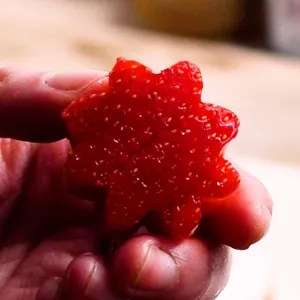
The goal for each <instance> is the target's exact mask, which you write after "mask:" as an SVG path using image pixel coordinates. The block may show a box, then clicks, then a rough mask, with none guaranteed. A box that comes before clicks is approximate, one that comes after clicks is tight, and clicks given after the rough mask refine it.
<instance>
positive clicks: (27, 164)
mask: <svg viewBox="0 0 300 300" xmlns="http://www.w3.org/2000/svg"><path fill="white" fill-rule="evenodd" d="M67 147H68V145H67V143H66V142H65V141H62V142H58V143H54V144H50V145H35V144H29V143H23V142H18V141H14V140H8V139H2V140H1V139H0V166H1V167H0V170H1V174H0V212H1V213H0V268H1V274H0V299H6V300H13V299H18V300H31V299H34V298H35V295H36V292H37V290H38V288H39V287H40V285H41V284H42V282H43V281H44V280H45V279H46V278H47V277H50V276H59V277H61V276H62V274H63V273H64V271H65V270H66V268H67V266H68V264H69V263H70V261H71V260H72V259H73V258H74V257H75V256H77V255H78V254H82V253H86V252H91V251H93V250H94V247H95V243H94V238H93V235H92V232H91V231H90V230H89V229H88V228H89V225H90V222H91V221H92V219H93V211H94V207H93V204H92V203H89V202H83V201H78V200H75V199H72V198H71V197H70V196H68V195H67V193H66V190H65V188H64V182H63V180H62V179H63V176H62V175H63V164H64V160H65V153H66V152H67Z"/></svg>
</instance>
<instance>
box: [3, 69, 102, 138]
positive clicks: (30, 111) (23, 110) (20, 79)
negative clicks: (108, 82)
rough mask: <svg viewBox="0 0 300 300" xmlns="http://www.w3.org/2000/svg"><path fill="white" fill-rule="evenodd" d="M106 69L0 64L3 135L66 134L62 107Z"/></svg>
mask: <svg viewBox="0 0 300 300" xmlns="http://www.w3.org/2000/svg"><path fill="white" fill-rule="evenodd" d="M106 74H107V73H106V72H103V71H93V70H91V71H83V72H76V73H48V72H32V71H26V70H19V69H12V68H1V67H0V137H9V138H14V139H19V140H26V141H30V142H52V141H56V140H59V139H62V138H64V137H65V134H66V132H65V128H64V124H63V121H62V120H61V116H60V114H61V111H62V110H63V109H64V108H65V107H66V106H67V105H68V104H69V103H70V101H71V100H72V99H73V98H74V97H75V96H76V94H77V93H78V92H80V91H81V90H82V89H84V88H85V87H86V86H87V85H89V84H90V83H92V82H94V81H96V80H102V79H103V78H104V77H105V76H106Z"/></svg>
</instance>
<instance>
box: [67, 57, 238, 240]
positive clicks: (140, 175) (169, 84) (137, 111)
mask: <svg viewBox="0 0 300 300" xmlns="http://www.w3.org/2000/svg"><path fill="white" fill-rule="evenodd" d="M202 89H203V81H202V75H201V72H200V70H199V68H198V67H197V66H196V65H194V64H192V63H190V62H186V61H183V62H179V63H177V64H175V65H173V66H171V67H170V68H168V69H166V70H163V71H162V72H160V73H158V74H154V73H153V72H152V71H151V69H149V68H147V67H145V66H144V65H142V64H140V63H138V62H135V61H130V60H126V59H123V58H119V59H118V60H117V62H116V64H115V66H114V68H113V69H112V71H111V72H110V74H109V75H108V76H107V78H106V79H105V80H101V81H98V82H95V83H93V84H92V85H91V86H90V87H88V88H87V89H86V90H85V91H84V92H83V93H82V94H81V95H79V96H78V97H76V99H74V101H73V102H72V103H71V104H70V105H69V106H68V107H67V108H66V109H65V110H64V112H63V114H62V117H63V119H64V121H65V123H66V126H67V128H68V131H69V136H70V140H71V143H72V148H73V151H72V152H71V153H70V155H69V157H68V161H67V163H66V176H67V181H68V186H69V188H70V190H71V191H72V192H73V193H74V194H76V195H77V196H80V197H86V198H91V199H98V201H103V206H104V224H105V228H106V230H107V231H108V232H110V233H111V234H113V233H122V232H126V231H128V230H131V229H132V228H133V227H135V226H138V225H140V224H141V222H143V220H145V219H146V217H147V219H148V220H152V221H151V222H152V224H153V222H155V223H156V225H157V226H159V228H160V230H161V232H162V233H164V234H165V235H167V236H168V237H170V238H172V239H184V238H187V237H189V236H190V235H192V234H193V232H194V231H195V229H196V228H197V226H198V225H199V222H200V219H201V217H202V209H201V204H202V201H204V199H207V198H210V199H211V198H223V197H226V196H228V195H229V194H231V193H232V192H233V191H234V190H235V189H236V188H237V186H238V184H239V181H240V179H239V174H238V173H237V171H236V170H235V169H234V168H233V166H232V165H231V164H230V162H228V161H227V160H226V159H225V158H224V157H223V154H224V146H225V145H227V144H228V142H229V141H231V140H232V139H233V138H235V137H236V135H237V133H238V127H239V120H238V118H237V116H236V115H235V114H234V113H233V112H231V111H230V110H228V109H226V108H223V107H220V106H216V105H212V104H208V103H204V102H202V100H201V93H202ZM149 216H150V218H149ZM153 220H154V221H153ZM157 226H156V227H157ZM149 227H151V224H150V226H149Z"/></svg>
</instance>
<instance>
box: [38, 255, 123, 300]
mask: <svg viewBox="0 0 300 300" xmlns="http://www.w3.org/2000/svg"><path fill="white" fill-rule="evenodd" d="M100 299H105V300H119V299H120V298H119V297H118V296H116V295H114V294H113V292H112V290H111V288H110V281H109V275H108V271H107V269H106V268H105V266H104V264H103V262H102V260H101V259H100V258H99V257H97V256H96V255H93V254H85V255H82V256H78V257H77V258H76V259H74V260H73V262H72V263H71V264H70V265H69V267H68V269H67V270H66V273H65V276H64V278H63V279H58V278H50V279H48V280H46V281H45V282H44V284H43V285H42V286H41V288H40V289H39V291H38V293H37V296H36V300H100Z"/></svg>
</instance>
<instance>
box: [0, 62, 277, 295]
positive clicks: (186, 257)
mask: <svg viewBox="0 0 300 300" xmlns="http://www.w3.org/2000/svg"><path fill="white" fill-rule="evenodd" d="M105 75H106V74H105V73H104V72H99V71H89V72H79V73H72V74H50V73H47V72H30V71H27V70H19V69H10V68H5V67H2V68H1V67H0V137H2V139H0V270H1V272H0V299H6V300H17V299H18V300H34V299H36V300H62V299H64V300H75V299H76V300H85V299H89V300H100V299H105V300H117V299H118V300H122V299H156V300H168V299H173V300H200V299H201V300H212V299H215V298H216V296H217V295H218V294H219V293H220V292H221V291H222V289H223V288H224V286H225V285H226V282H227V279H228V276H229V272H230V247H233V248H236V249H247V248H248V247H249V246H250V245H252V244H253V243H256V242H257V241H259V240H260V239H261V238H262V237H263V236H264V234H265V233H266V232H267V230H268V228H269V225H270V220H271V214H272V201H271V199H270V196H269V195H268V193H267V191H266V190H265V188H264V186H263V185H262V184H261V183H260V182H259V181H258V180H257V179H255V178H254V177H253V176H252V175H250V174H249V173H247V172H246V171H245V170H242V169H240V168H239V171H240V173H241V178H242V182H241V185H240V186H239V188H238V190H236V192H235V193H234V194H233V195H231V196H230V197H229V198H228V199H225V200H226V201H224V200H222V201H218V202H217V204H216V205H214V206H211V205H210V204H209V203H208V204H207V205H206V207H205V209H206V211H207V212H208V216H207V217H206V218H205V219H204V220H203V223H202V225H201V228H200V230H199V232H197V233H196V235H195V237H193V238H191V239H188V240H185V241H183V242H181V243H180V244H178V243H177V244H176V243H172V242H171V241H168V240H165V239H163V238H161V237H158V236H154V235H150V234H141V235H137V236H134V237H132V238H131V239H129V240H127V241H125V242H124V243H123V244H122V246H121V247H119V248H118V249H117V250H116V251H115V252H114V253H113V254H112V255H111V256H110V259H109V260H108V258H107V257H105V256H104V255H100V252H99V245H103V244H104V243H105V241H104V240H103V238H101V236H98V235H97V231H96V230H95V226H94V225H95V223H96V220H97V216H99V214H100V212H99V211H98V208H97V205H96V204H95V203H92V202H88V201H82V200H78V199H75V198H73V197H72V196H70V195H68V193H67V191H66V187H65V185H64V180H63V165H64V162H65V159H66V152H67V151H68V149H69V144H68V142H67V140H65V139H63V138H64V137H65V135H66V132H65V128H64V126H63V123H62V121H61V119H60V112H61V111H62V109H63V108H64V107H65V106H66V105H67V104H68V103H69V102H70V101H71V99H72V98H73V97H74V96H75V95H76V93H78V92H80V90H81V89H82V88H84V87H85V86H86V85H88V84H89V83H91V82H93V81H94V80H97V79H99V78H102V77H103V76H105ZM208 233H209V235H208ZM207 236H209V239H208V238H206V237H207Z"/></svg>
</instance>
